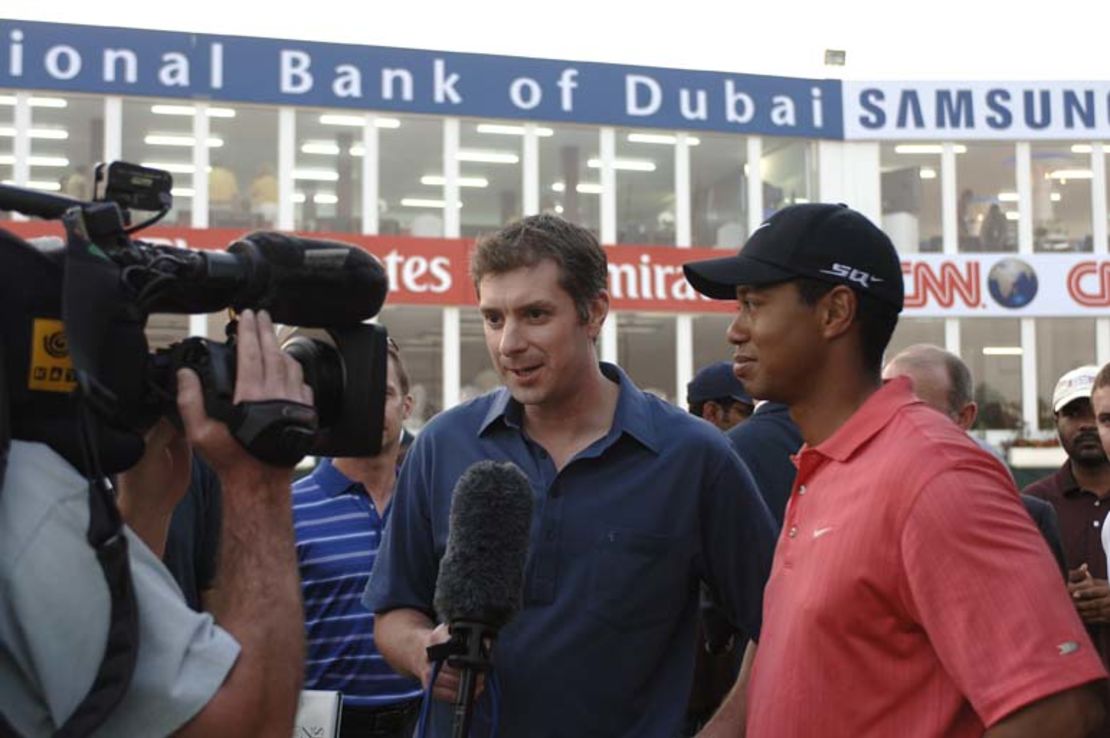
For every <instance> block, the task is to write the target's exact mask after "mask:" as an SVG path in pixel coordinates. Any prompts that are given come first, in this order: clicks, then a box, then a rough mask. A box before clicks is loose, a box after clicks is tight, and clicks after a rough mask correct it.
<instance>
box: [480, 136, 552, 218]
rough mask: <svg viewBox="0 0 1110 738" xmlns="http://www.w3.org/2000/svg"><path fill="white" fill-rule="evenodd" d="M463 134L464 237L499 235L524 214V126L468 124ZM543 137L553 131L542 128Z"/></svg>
mask: <svg viewBox="0 0 1110 738" xmlns="http://www.w3.org/2000/svg"><path fill="white" fill-rule="evenodd" d="M460 129H461V130H460V132H459V199H461V200H462V203H463V206H462V213H461V214H460V223H461V228H462V235H463V237H467V238H469V237H474V236H477V235H480V234H482V233H489V232H491V231H495V230H497V229H498V228H500V227H501V226H503V225H505V224H506V223H510V222H512V221H514V220H517V219H519V218H520V216H521V215H522V214H523V213H524V163H523V162H524V126H523V125H521V124H520V123H506V122H498V121H474V120H464V121H461V123H460ZM536 129H537V135H539V136H541V137H545V136H546V137H550V136H551V135H552V133H553V131H552V130H551V129H550V128H548V127H546V126H537V127H536Z"/></svg>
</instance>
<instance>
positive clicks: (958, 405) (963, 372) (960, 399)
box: [890, 343, 975, 415]
mask: <svg viewBox="0 0 1110 738" xmlns="http://www.w3.org/2000/svg"><path fill="white" fill-rule="evenodd" d="M890 363H891V364H898V365H899V366H903V367H913V368H917V369H928V368H930V367H933V366H936V365H937V364H943V365H944V369H945V372H946V373H947V375H948V412H950V413H951V414H953V415H955V414H957V413H959V412H960V411H961V410H963V409H964V407H965V406H966V405H967V403H969V402H971V401H972V400H974V398H975V394H974V392H975V390H974V383H973V382H972V379H971V370H970V369H968V368H967V364H965V363H964V361H963V359H961V358H960V357H959V356H956V355H955V354H954V353H952V352H951V351H946V350H945V349H942V348H941V347H940V346H934V345H933V344H931V343H915V344H914V345H912V346H908V347H906V348H905V349H903V350H902V351H901V352H899V353H898V354H897V355H896V356H895V357H894V358H893V359H891V360H890Z"/></svg>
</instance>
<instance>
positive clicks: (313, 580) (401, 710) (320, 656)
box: [293, 339, 421, 738]
mask: <svg viewBox="0 0 1110 738" xmlns="http://www.w3.org/2000/svg"><path fill="white" fill-rule="evenodd" d="M411 410H412V396H411V395H410V394H409V380H408V376H407V375H406V373H405V368H404V365H403V364H402V362H401V355H400V353H399V352H398V350H397V345H396V344H395V343H394V342H393V340H392V339H390V341H389V361H388V379H387V386H386V402H385V426H384V431H383V437H382V450H381V453H379V454H378V455H377V456H369V457H362V458H337V459H323V460H321V462H320V464H319V465H318V466H317V467H316V469H315V470H314V471H313V472H312V473H311V474H309V475H308V476H307V477H305V478H303V479H301V480H299V481H298V482H297V483H296V484H294V485H293V524H294V528H295V532H296V539H297V560H298V563H299V565H300V571H301V586H302V589H303V592H304V610H305V626H306V629H307V633H306V636H307V642H308V660H307V666H306V672H305V688H306V689H326V690H336V691H339V692H341V693H342V694H343V719H342V723H341V724H342V728H341V733H340V736H341V738H348V737H349V736H358V737H359V738H385V737H386V736H390V737H393V736H397V737H398V738H399V737H400V736H404V737H405V738H408V737H409V736H411V735H412V728H413V724H414V723H415V717H416V715H417V713H418V709H419V697H420V695H421V688H420V682H418V681H416V680H413V679H406V678H404V677H401V676H398V675H397V673H396V672H394V671H393V669H392V668H390V666H389V665H388V664H387V663H386V662H385V660H384V659H383V658H382V656H381V654H380V653H378V649H377V648H376V647H375V645H374V615H373V613H371V612H370V611H369V610H367V609H366V608H365V607H364V606H363V605H362V602H361V598H362V592H363V590H364V589H365V588H366V580H367V578H368V577H369V576H370V570H371V568H373V566H374V559H375V557H376V556H377V553H378V546H379V545H380V544H381V538H382V532H383V530H384V528H385V525H386V522H387V521H388V519H389V512H390V504H389V503H390V500H391V498H392V495H393V484H394V481H395V480H396V475H397V457H398V454H399V452H400V445H401V433H402V427H401V424H402V423H403V422H404V420H405V419H406V418H407V417H408V415H409V413H410V412H411Z"/></svg>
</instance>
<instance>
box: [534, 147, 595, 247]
mask: <svg viewBox="0 0 1110 738" xmlns="http://www.w3.org/2000/svg"><path fill="white" fill-rule="evenodd" d="M545 127H546V128H550V129H551V132H552V135H550V136H541V137H540V140H539V149H540V211H541V212H544V213H556V214H558V215H561V216H563V217H564V218H566V219H567V220H569V221H570V222H571V223H577V224H578V225H580V226H582V227H583V228H588V229H589V230H590V231H592V232H593V234H594V235H595V236H598V237H600V235H601V172H600V170H598V169H592V168H590V167H589V166H588V164H589V162H590V161H595V160H597V158H598V156H599V155H598V141H599V139H600V134H599V132H598V129H596V128H582V127H578V126H545Z"/></svg>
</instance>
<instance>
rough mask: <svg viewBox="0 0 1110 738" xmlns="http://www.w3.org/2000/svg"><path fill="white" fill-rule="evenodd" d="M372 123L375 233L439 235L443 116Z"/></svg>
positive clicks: (441, 208) (382, 119) (380, 120)
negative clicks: (375, 136)
mask: <svg viewBox="0 0 1110 738" xmlns="http://www.w3.org/2000/svg"><path fill="white" fill-rule="evenodd" d="M377 125H378V161H379V166H378V193H379V198H380V199H379V201H378V212H379V213H380V225H379V232H380V233H382V234H395V233H396V234H402V235H406V236H426V237H430V238H442V237H443V120H442V119H441V118H431V117H420V116H401V117H391V118H384V117H383V118H378V120H377ZM428 177H434V178H437V179H428ZM457 206H458V203H456V207H457ZM437 402H438V398H437Z"/></svg>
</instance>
